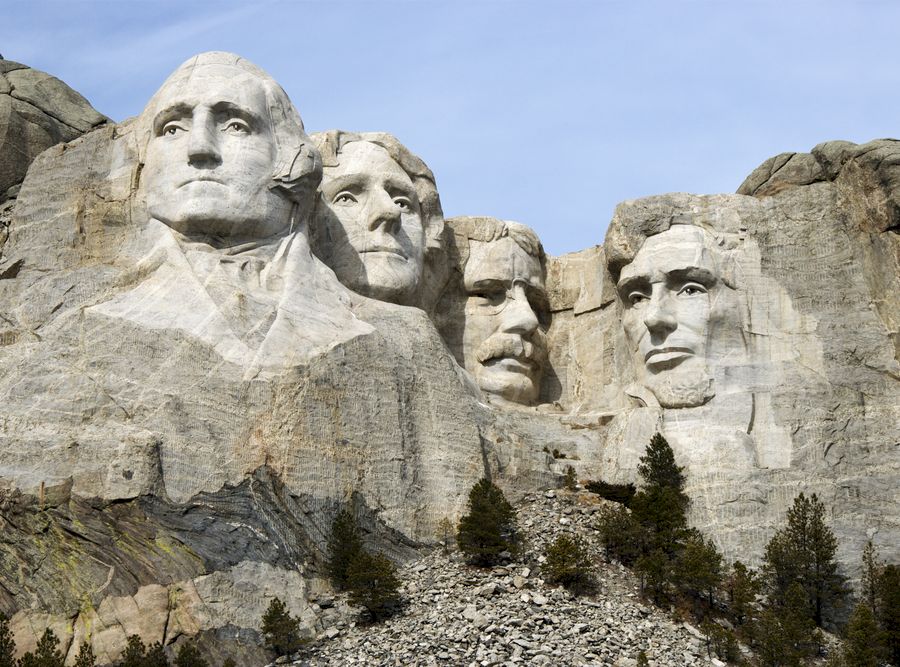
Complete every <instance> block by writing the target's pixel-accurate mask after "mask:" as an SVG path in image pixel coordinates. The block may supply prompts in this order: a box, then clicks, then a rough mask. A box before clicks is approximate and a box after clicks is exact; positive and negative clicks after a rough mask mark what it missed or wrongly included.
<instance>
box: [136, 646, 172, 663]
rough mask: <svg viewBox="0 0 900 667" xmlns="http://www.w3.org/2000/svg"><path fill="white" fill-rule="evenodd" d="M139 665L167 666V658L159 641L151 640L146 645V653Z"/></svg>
mask: <svg viewBox="0 0 900 667" xmlns="http://www.w3.org/2000/svg"><path fill="white" fill-rule="evenodd" d="M141 667H169V659H168V658H167V657H166V651H165V649H164V648H163V645H162V644H161V643H160V642H153V643H152V644H150V646H148V647H147V654H146V655H145V656H144V660H143V662H141Z"/></svg>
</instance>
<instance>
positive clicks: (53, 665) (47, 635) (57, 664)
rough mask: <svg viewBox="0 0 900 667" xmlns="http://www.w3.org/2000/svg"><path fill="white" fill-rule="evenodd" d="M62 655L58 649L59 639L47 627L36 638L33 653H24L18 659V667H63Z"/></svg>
mask: <svg viewBox="0 0 900 667" xmlns="http://www.w3.org/2000/svg"><path fill="white" fill-rule="evenodd" d="M63 661H64V657H63V654H62V653H61V652H60V650H59V639H57V638H56V634H54V632H53V630H51V629H50V628H47V629H46V630H44V634H42V635H41V638H40V639H39V640H38V644H37V648H36V649H35V652H34V653H30V652H29V653H26V654H25V655H23V656H22V659H21V660H19V665H20V667H63Z"/></svg>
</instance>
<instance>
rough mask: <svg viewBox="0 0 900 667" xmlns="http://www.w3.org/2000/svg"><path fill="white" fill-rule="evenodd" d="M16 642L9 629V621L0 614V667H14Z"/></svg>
mask: <svg viewBox="0 0 900 667" xmlns="http://www.w3.org/2000/svg"><path fill="white" fill-rule="evenodd" d="M15 656H16V642H15V640H14V639H13V636H12V631H11V630H10V629H9V619H8V618H6V616H4V615H3V614H0V667H16V658H15Z"/></svg>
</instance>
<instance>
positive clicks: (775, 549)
mask: <svg viewBox="0 0 900 667" xmlns="http://www.w3.org/2000/svg"><path fill="white" fill-rule="evenodd" d="M836 551H837V540H836V539H835V537H834V533H833V532H832V531H831V529H830V528H829V527H828V526H826V525H825V506H824V505H823V504H822V503H821V502H820V501H819V499H818V498H817V497H816V495H815V494H813V495H812V496H811V497H809V498H807V497H806V496H805V495H803V494H802V493H801V494H800V495H799V496H797V498H796V499H795V500H794V504H793V506H792V507H791V508H790V509H789V510H788V513H787V526H785V527H784V528H781V529H780V530H778V531H776V533H775V535H774V536H773V537H772V539H771V540H770V541H769V543H768V544H767V545H766V551H765V557H764V560H765V571H766V575H767V577H768V583H769V589H770V597H771V598H772V599H773V600H774V601H775V602H776V603H778V604H782V605H783V604H784V600H785V595H786V594H787V591H788V589H789V588H790V586H791V585H792V583H794V582H798V583H799V584H800V585H801V586H802V588H803V590H804V592H805V593H806V598H807V607H808V610H809V615H810V617H811V618H812V619H813V620H814V621H815V623H816V625H822V621H823V618H824V614H825V611H826V610H827V609H829V608H831V607H834V606H838V605H840V604H841V602H842V601H843V598H844V596H845V595H846V589H845V588H844V578H843V577H842V576H841V575H840V574H839V573H838V569H837V562H836V561H835V560H834V555H835V552H836Z"/></svg>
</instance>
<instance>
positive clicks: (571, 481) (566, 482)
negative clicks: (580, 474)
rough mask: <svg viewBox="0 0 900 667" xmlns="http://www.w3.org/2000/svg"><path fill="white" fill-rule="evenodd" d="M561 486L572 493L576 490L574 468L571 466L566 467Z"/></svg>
mask: <svg viewBox="0 0 900 667" xmlns="http://www.w3.org/2000/svg"><path fill="white" fill-rule="evenodd" d="M563 486H565V487H566V489H568V490H569V491H574V490H575V489H576V488H578V478H577V477H576V476H575V468H573V467H572V466H566V472H565V474H564V475H563Z"/></svg>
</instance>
